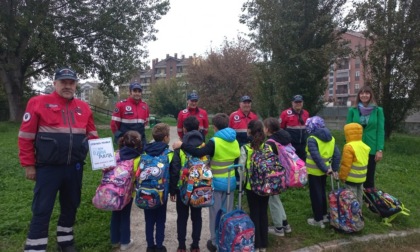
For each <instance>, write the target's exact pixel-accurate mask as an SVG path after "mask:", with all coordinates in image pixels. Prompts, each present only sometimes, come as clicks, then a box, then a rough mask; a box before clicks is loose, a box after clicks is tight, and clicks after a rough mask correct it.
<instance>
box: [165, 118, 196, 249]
mask: <svg viewBox="0 0 420 252" xmlns="http://www.w3.org/2000/svg"><path fill="white" fill-rule="evenodd" d="M199 124H200V122H199V121H198V119H197V118H196V117H195V116H189V117H187V118H186V119H185V120H184V122H183V131H184V135H183V137H182V141H183V142H185V143H186V144H191V145H193V146H194V147H199V146H201V145H203V142H204V138H203V134H201V133H200V131H198V129H199ZM186 161H187V160H186V154H185V152H184V151H182V150H179V149H178V150H175V152H174V157H173V160H172V165H171V170H170V173H171V177H170V180H169V183H170V194H171V201H173V202H176V212H177V214H178V218H177V221H176V224H177V227H176V228H177V232H178V250H177V252H186V251H187V246H186V244H185V240H186V239H185V237H186V235H187V223H188V215H189V209H191V221H192V235H191V236H192V240H193V241H192V244H191V249H190V251H191V252H199V251H200V247H199V242H200V236H201V227H202V219H201V207H198V208H197V207H191V206H187V205H185V204H184V203H183V202H182V200H181V196H180V191H179V189H178V182H179V180H180V172H181V168H182V167H184V166H185V162H186Z"/></svg>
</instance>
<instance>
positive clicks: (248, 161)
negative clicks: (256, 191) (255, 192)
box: [243, 143, 254, 190]
mask: <svg viewBox="0 0 420 252" xmlns="http://www.w3.org/2000/svg"><path fill="white" fill-rule="evenodd" d="M243 147H244V149H245V153H246V162H245V167H244V168H245V170H246V175H247V176H246V181H247V182H246V185H245V189H247V190H251V183H250V182H249V177H250V175H251V156H252V153H254V150H253V149H252V148H251V145H250V144H249V143H247V144H245V145H243Z"/></svg>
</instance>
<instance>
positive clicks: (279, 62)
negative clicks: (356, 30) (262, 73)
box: [241, 0, 349, 114]
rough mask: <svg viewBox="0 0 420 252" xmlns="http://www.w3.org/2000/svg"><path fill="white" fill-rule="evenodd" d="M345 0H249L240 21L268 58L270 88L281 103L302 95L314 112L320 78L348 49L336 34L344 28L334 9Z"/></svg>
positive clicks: (322, 85) (323, 84)
mask: <svg viewBox="0 0 420 252" xmlns="http://www.w3.org/2000/svg"><path fill="white" fill-rule="evenodd" d="M345 2H346V0H335V1H319V0H278V1H271V0H249V1H247V2H246V3H245V4H244V14H243V15H242V17H241V22H243V23H246V24H247V25H248V27H249V29H250V30H251V31H252V34H251V38H252V40H253V42H254V44H255V45H256V47H257V48H258V49H259V51H260V52H261V54H262V55H263V57H264V58H266V59H267V62H269V66H270V71H269V73H271V74H272V76H271V78H270V79H271V81H273V82H274V84H275V85H277V86H276V87H275V88H274V90H276V92H277V93H278V94H280V95H281V97H282V100H281V103H282V106H283V107H289V106H290V100H291V97H292V96H293V95H295V94H301V95H303V97H304V99H305V107H306V108H307V109H308V110H309V112H310V113H311V114H316V112H318V111H319V110H320V109H321V108H322V106H323V100H322V99H321V97H322V96H323V94H324V92H325V90H326V88H327V82H326V80H325V76H326V75H327V73H328V68H329V66H330V65H331V64H332V63H334V61H335V59H336V58H339V57H342V56H344V55H346V54H348V53H349V50H348V49H346V48H345V42H343V41H341V37H340V35H341V34H342V33H343V32H345V31H346V30H345V29H342V28H339V27H340V26H342V27H344V23H342V19H341V15H340V11H341V8H342V6H343V5H344V3H345Z"/></svg>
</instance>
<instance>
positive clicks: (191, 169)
mask: <svg viewBox="0 0 420 252" xmlns="http://www.w3.org/2000/svg"><path fill="white" fill-rule="evenodd" d="M186 156H187V162H186V163H185V166H184V168H182V174H181V178H180V182H181V183H180V186H179V190H180V195H181V200H182V202H183V203H184V204H185V205H188V204H189V205H191V206H192V207H209V206H212V205H213V204H214V198H213V191H214V188H213V174H212V172H211V168H210V167H209V166H208V160H207V157H202V158H198V157H192V156H191V155H189V154H186Z"/></svg>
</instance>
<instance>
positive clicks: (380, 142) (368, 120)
mask: <svg viewBox="0 0 420 252" xmlns="http://www.w3.org/2000/svg"><path fill="white" fill-rule="evenodd" d="M352 122H355V123H359V124H361V125H362V126H363V138H362V140H363V142H364V143H365V144H367V145H368V146H369V147H370V153H369V163H368V167H367V176H366V182H364V183H363V187H364V188H369V187H375V168H376V163H377V162H379V161H380V160H381V159H382V150H383V149H384V142H385V140H384V139H385V130H384V124H385V118H384V111H383V109H382V107H379V106H378V105H377V104H376V101H375V97H374V95H373V92H372V89H371V88H370V87H369V86H364V87H362V88H361V89H360V90H359V92H358V93H357V99H356V106H355V107H352V108H350V109H349V112H348V114H347V123H352Z"/></svg>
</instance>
